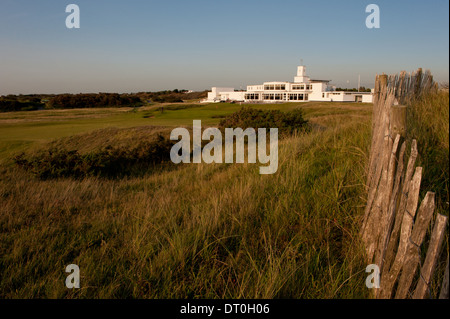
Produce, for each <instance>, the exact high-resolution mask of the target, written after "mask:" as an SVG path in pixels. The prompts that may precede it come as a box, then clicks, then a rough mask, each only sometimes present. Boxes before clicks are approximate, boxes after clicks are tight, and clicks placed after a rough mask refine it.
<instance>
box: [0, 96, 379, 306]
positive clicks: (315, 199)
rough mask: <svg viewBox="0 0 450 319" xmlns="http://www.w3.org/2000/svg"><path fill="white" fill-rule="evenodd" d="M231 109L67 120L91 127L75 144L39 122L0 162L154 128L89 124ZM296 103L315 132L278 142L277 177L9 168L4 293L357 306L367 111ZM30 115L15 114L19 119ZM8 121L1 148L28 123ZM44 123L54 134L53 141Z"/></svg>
mask: <svg viewBox="0 0 450 319" xmlns="http://www.w3.org/2000/svg"><path fill="white" fill-rule="evenodd" d="M217 106H218V107H219V108H217ZM298 106H299V105H295V104H289V105H288V108H289V109H290V108H294V107H298ZM239 107H240V106H239V105H233V104H229V105H224V104H220V105H217V104H216V105H206V106H202V107H201V108H190V109H189V108H188V109H181V110H166V111H164V112H163V113H161V112H160V111H158V110H156V112H154V110H152V109H143V110H139V111H138V112H129V111H130V110H128V111H125V112H122V113H119V111H113V112H112V114H111V115H108V116H107V117H104V118H100V119H95V118H94V119H90V118H88V119H86V118H82V119H68V120H67V122H68V123H67V124H65V125H66V126H73V127H77V128H79V127H80V126H77V124H78V123H80V122H81V123H87V124H86V125H87V126H86V127H84V128H85V129H86V130H87V131H89V130H88V127H89V129H90V131H89V132H86V133H82V134H81V135H77V136H73V137H63V136H66V130H65V126H64V125H62V124H57V125H56V126H52V125H51V124H49V123H52V122H47V121H48V119H45V120H43V121H44V122H43V124H42V123H41V124H42V126H39V125H35V124H32V127H33V129H34V131H33V134H31V135H29V136H21V137H20V140H21V141H22V142H24V143H28V144H23V145H19V146H17V147H16V148H15V149H14V151H10V152H3V153H2V154H3V155H4V158H6V159H7V158H9V156H11V155H12V154H15V153H16V152H17V151H19V150H24V149H26V148H25V145H26V146H27V148H28V149H30V145H31V146H32V148H33V147H34V148H36V149H37V148H41V147H47V145H48V144H47V143H51V144H52V145H68V146H72V147H75V146H76V147H77V148H78V149H81V150H83V149H84V150H88V149H92V148H95V147H98V146H100V145H103V144H105V143H109V142H111V141H114V140H117V143H125V144H126V143H127V141H129V142H130V143H131V142H132V141H135V140H137V139H140V138H144V137H145V134H146V133H145V132H148V131H152V130H154V128H151V127H149V128H146V127H141V128H132V129H126V128H122V129H119V128H107V129H101V130H94V131H93V129H95V128H98V126H102V125H105V124H106V123H108V126H109V125H110V124H111V122H110V119H119V118H121V119H122V121H123V122H120V126H121V127H127V126H139V125H141V124H142V123H146V124H150V125H160V124H163V123H166V124H168V125H169V124H171V125H174V124H176V123H180V125H184V124H186V125H192V119H202V123H217V122H218V121H219V119H218V118H217V117H213V116H214V115H218V114H221V115H223V114H228V113H231V112H234V111H235V110H237V109H238V108H239ZM264 107H265V108H280V109H282V108H283V105H272V106H264ZM301 107H302V108H303V109H304V113H305V117H306V118H307V119H308V120H309V121H310V123H311V124H312V127H313V130H312V132H310V133H308V134H303V135H297V136H292V137H290V138H288V139H284V140H282V141H280V144H279V167H278V172H277V173H276V174H274V175H266V176H265V175H260V174H259V165H260V164H211V165H208V164H186V165H181V166H178V167H176V169H174V170H169V171H162V172H160V173H153V174H150V173H148V174H144V175H143V176H137V177H132V176H130V177H126V178H123V179H100V178H95V177H90V178H85V179H83V180H81V181H80V180H74V179H70V178H66V179H64V178H60V179H55V180H47V181H41V180H38V179H35V178H32V177H31V176H30V175H28V174H27V173H25V172H23V171H21V170H19V169H17V168H15V167H14V166H12V165H11V164H10V161H8V160H5V161H4V164H3V165H2V168H1V170H2V171H1V175H0V176H1V178H0V201H1V203H0V204H1V207H2V213H1V214H0V229H1V232H0V249H1V251H0V255H1V256H2V257H1V259H0V260H1V261H0V269H1V272H2V275H1V279H0V296H2V297H6V298H12V297H20V298H86V297H93V298H125V297H134V298H187V297H189V298H364V297H367V296H368V291H367V288H366V287H365V284H364V281H365V277H366V273H365V272H364V270H365V265H364V262H363V259H362V255H361V252H362V250H361V249H360V244H359V242H358V237H357V231H358V229H357V228H358V225H357V223H356V222H357V220H358V217H359V216H360V214H361V212H362V210H363V207H364V203H365V192H364V187H363V184H364V182H365V175H364V170H365V165H366V162H367V157H368V147H369V140H370V138H369V137H370V119H371V107H370V106H369V105H361V104H330V103H323V104H320V103H308V104H301ZM51 112H52V111H49V113H51ZM74 112H78V111H74ZM99 112H100V113H101V112H103V110H101V111H99ZM151 112H154V117H153V118H150V117H148V114H149V113H151ZM158 112H159V113H158ZM178 112H180V113H179V114H178ZM100 113H96V112H95V111H93V114H100ZM34 114H37V113H29V115H28V116H29V117H28V116H25V115H22V114H19V115H20V116H23V117H24V118H23V120H24V121H25V122H26V121H27V120H30V121H31V120H32V117H33V115H34ZM14 115H15V114H14ZM67 115H68V116H75V113H72V112H70V111H68V112H67ZM144 115H145V116H147V117H145V118H144ZM7 116H8V115H7ZM9 116H12V115H11V114H10V115H9ZM62 120H64V117H63V118H62ZM33 123H34V122H33ZM37 123H39V122H37ZM69 123H72V124H70V125H69ZM112 123H119V121H117V122H114V121H113V122H112ZM8 125H9V126H8ZM8 125H7V126H6V127H5V126H2V127H1V129H0V130H4V131H8V132H10V133H11V135H10V138H11V140H13V139H15V138H16V137H17V136H19V135H20V134H25V133H21V132H20V131H21V128H22V126H23V125H25V124H24V123H20V124H17V125H16V126H14V125H13V124H8ZM111 125H112V124H111ZM53 127H56V128H57V129H56V131H55V132H54V134H56V135H59V137H60V139H57V140H53V141H51V139H49V137H50V136H51V134H50V133H49V132H48V131H49V130H51V129H52V128H53ZM84 128H83V129H84ZM169 131H170V130H169ZM40 133H41V135H39V134H40ZM3 139H4V141H5V142H7V143H10V142H11V141H8V138H7V137H5V136H4V135H3ZM72 263H74V264H77V265H79V267H80V272H81V286H82V288H81V289H79V290H69V289H67V288H66V287H65V285H64V280H65V277H66V276H67V274H66V273H65V272H64V269H65V266H67V265H68V264H72Z"/></svg>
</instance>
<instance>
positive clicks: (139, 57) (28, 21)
mask: <svg viewBox="0 0 450 319" xmlns="http://www.w3.org/2000/svg"><path fill="white" fill-rule="evenodd" d="M71 3H73V4H77V5H78V6H79V8H80V28H79V29H74V28H73V29H68V28H67V27H66V17H67V16H68V15H69V14H70V13H66V6H67V5H69V4H71ZM371 3H373V4H377V5H378V6H379V8H380V28H378V29H376V28H372V29H369V28H367V27H366V18H367V16H368V15H369V14H370V13H366V6H367V5H369V4H371ZM301 59H302V60H303V64H304V65H305V66H306V72H307V75H309V76H310V77H311V78H312V79H321V80H331V81H332V82H331V84H333V85H336V86H338V87H348V88H353V87H357V84H358V76H360V79H361V85H362V86H366V87H373V85H374V82H375V77H376V74H382V73H386V74H395V73H398V72H400V71H402V70H405V71H408V72H411V71H414V70H416V69H417V68H419V67H422V68H423V69H429V70H430V71H431V72H432V74H433V75H434V77H435V80H436V81H437V82H447V83H448V81H449V1H448V0H430V1H423V0H395V1H393V0H389V1H387V0H369V1H364V0H342V1H337V0H309V1H303V0H270V1H267V0H240V1H236V0H227V1H224V0H164V1H161V0H158V1H152V0H145V1H141V0H127V1H123V0H95V1H92V0H67V1H62V0H40V1H32V0H28V1H26V0H0V95H6V94H58V93H96V92H118V93H133V92H142V91H146V92H147V91H159V90H166V89H170V90H171V89H176V88H178V89H188V90H195V91H200V90H205V89H210V88H211V87H213V86H225V87H234V88H236V89H240V88H243V89H245V88H246V86H247V85H254V84H262V83H263V82H268V81H293V78H294V76H295V74H296V70H297V66H298V65H300V61H301Z"/></svg>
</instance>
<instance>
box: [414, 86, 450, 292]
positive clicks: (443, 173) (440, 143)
mask: <svg viewBox="0 0 450 319" xmlns="http://www.w3.org/2000/svg"><path fill="white" fill-rule="evenodd" d="M407 139H409V140H411V139H416V140H417V146H418V153H419V154H418V160H417V165H418V166H421V167H423V176H422V182H421V197H422V198H423V196H424V195H425V193H426V192H427V191H432V192H434V193H435V194H436V208H435V214H438V213H439V214H442V215H446V216H448V215H449V213H448V212H449V93H448V90H432V91H431V92H428V93H427V94H425V95H423V96H421V97H419V98H417V99H415V100H413V101H412V102H411V103H410V105H409V109H408V115H407ZM424 251H426V250H424ZM442 251H443V252H442V253H441V255H440V260H439V263H438V266H437V270H436V275H435V276H433V281H432V283H431V285H430V290H431V294H432V295H434V296H437V295H439V289H440V287H441V284H442V277H443V274H444V271H445V266H446V262H447V257H448V231H447V234H446V237H445V240H444V245H443V248H442Z"/></svg>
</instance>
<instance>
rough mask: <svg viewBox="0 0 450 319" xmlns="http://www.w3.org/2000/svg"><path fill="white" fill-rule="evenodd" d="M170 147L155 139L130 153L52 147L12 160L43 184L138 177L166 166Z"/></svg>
mask: <svg viewBox="0 0 450 319" xmlns="http://www.w3.org/2000/svg"><path fill="white" fill-rule="evenodd" d="M173 144H174V143H173V142H172V141H170V140H168V139H167V138H165V137H164V136H162V135H158V136H157V138H156V140H154V141H151V142H149V141H143V142H140V143H139V144H138V145H137V146H136V147H134V148H132V149H127V148H125V147H122V148H119V147H113V146H111V145H108V146H106V147H104V148H102V149H101V150H99V151H96V152H90V153H87V154H80V153H79V152H78V151H77V150H66V149H63V148H56V147H52V148H50V149H47V150H42V151H40V152H38V153H37V154H35V155H32V156H28V157H27V156H26V155H25V154H24V153H22V154H20V155H18V156H16V157H15V158H14V162H15V163H16V164H17V165H18V166H19V167H21V168H23V169H25V170H26V171H29V172H31V173H32V174H33V175H35V176H37V177H38V178H40V179H44V180H45V179H51V178H58V177H74V178H83V177H87V176H100V177H109V178H114V177H122V176H125V175H130V174H139V173H142V172H143V171H146V170H148V169H149V168H152V167H156V166H159V165H161V164H163V163H165V162H169V160H170V149H171V148H172V145H173Z"/></svg>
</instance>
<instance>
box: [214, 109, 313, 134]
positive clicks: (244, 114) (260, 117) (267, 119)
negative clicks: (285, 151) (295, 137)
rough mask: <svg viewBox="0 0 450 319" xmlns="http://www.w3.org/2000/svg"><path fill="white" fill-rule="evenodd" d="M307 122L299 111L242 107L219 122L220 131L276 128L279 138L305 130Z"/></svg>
mask: <svg viewBox="0 0 450 319" xmlns="http://www.w3.org/2000/svg"><path fill="white" fill-rule="evenodd" d="M307 123H308V122H307V121H306V120H305V119H304V118H303V112H302V110H301V109H294V110H292V111H290V112H281V111H279V110H270V111H264V110H258V109H254V108H251V107H243V108H241V109H240V110H239V111H237V112H235V113H233V114H231V115H229V116H227V117H225V118H224V119H223V120H221V121H220V123H219V127H220V129H222V130H223V129H225V128H227V127H229V128H235V127H240V128H242V129H246V128H249V127H252V128H254V129H258V128H278V134H279V135H280V136H287V135H290V134H292V133H294V132H295V131H304V130H306V129H307Z"/></svg>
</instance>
